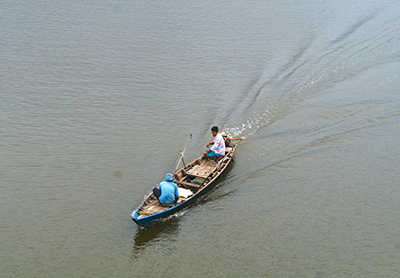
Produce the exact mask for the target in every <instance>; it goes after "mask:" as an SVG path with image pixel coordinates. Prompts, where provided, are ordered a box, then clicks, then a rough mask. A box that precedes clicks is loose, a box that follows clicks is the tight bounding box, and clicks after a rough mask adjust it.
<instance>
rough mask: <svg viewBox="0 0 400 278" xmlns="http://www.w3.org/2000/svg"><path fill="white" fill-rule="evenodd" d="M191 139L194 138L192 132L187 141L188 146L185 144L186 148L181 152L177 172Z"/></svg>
mask: <svg viewBox="0 0 400 278" xmlns="http://www.w3.org/2000/svg"><path fill="white" fill-rule="evenodd" d="M190 139H192V134H190V136H189V139H188V141H187V143H186V146H185V148H184V149H183V152H181V157H180V158H179V161H178V164H176V169H175V173H176V171H178V168H179V164H180V163H181V160H182V159H183V155H184V154H185V152H186V148H187V146H188V145H189V142H190Z"/></svg>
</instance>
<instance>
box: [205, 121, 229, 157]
mask: <svg viewBox="0 0 400 278" xmlns="http://www.w3.org/2000/svg"><path fill="white" fill-rule="evenodd" d="M211 133H212V135H213V136H214V140H213V141H212V142H210V143H208V144H207V148H208V149H207V150H206V151H205V152H204V153H203V155H204V156H206V157H216V158H217V159H220V158H221V157H222V156H224V155H225V140H224V138H223V137H222V135H221V134H220V133H218V127H217V126H213V127H212V128H211ZM210 146H211V148H210Z"/></svg>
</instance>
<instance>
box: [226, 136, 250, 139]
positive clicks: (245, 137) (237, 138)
mask: <svg viewBox="0 0 400 278" xmlns="http://www.w3.org/2000/svg"><path fill="white" fill-rule="evenodd" d="M250 137H251V135H247V136H246V137H242V138H230V139H228V140H244V139H247V138H250Z"/></svg>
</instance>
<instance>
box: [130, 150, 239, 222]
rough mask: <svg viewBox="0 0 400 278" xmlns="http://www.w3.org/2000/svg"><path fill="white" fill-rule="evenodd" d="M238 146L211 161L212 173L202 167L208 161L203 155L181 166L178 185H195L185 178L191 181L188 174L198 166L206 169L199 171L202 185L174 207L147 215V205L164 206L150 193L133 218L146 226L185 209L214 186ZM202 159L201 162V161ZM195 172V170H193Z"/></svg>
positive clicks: (133, 214) (133, 213) (135, 211)
mask: <svg viewBox="0 0 400 278" xmlns="http://www.w3.org/2000/svg"><path fill="white" fill-rule="evenodd" d="M235 148H236V146H233V147H232V148H230V151H228V152H227V154H226V155H225V156H224V158H223V159H221V162H210V163H213V165H214V166H213V167H212V166H208V168H209V169H211V170H209V171H210V174H209V173H208V172H207V171H206V170H204V169H206V168H207V167H204V166H203V168H202V167H201V166H202V165H203V164H204V163H207V161H205V159H204V158H203V157H199V158H197V159H196V160H194V161H192V162H191V163H190V164H188V165H187V166H185V167H183V168H181V169H180V170H179V171H177V172H176V173H175V177H177V178H178V179H177V180H175V182H176V183H178V185H179V186H180V187H181V186H187V185H189V186H195V184H193V183H189V182H185V181H184V180H188V181H190V179H188V177H189V176H190V174H188V172H190V171H191V170H194V169H195V168H196V166H197V168H202V169H203V170H204V171H203V172H201V171H200V170H199V171H198V172H197V175H200V174H202V175H203V177H202V178H203V179H204V182H203V184H201V185H196V186H197V187H198V188H197V189H196V192H195V193H194V194H193V195H192V196H191V197H189V198H187V200H185V201H182V200H183V198H181V200H180V201H178V204H176V205H174V206H172V207H164V208H162V209H161V210H162V211H159V212H151V213H149V214H148V215H146V214H147V213H146V207H151V206H154V204H155V203H157V204H156V206H158V208H160V206H162V205H161V204H159V203H158V201H156V200H155V198H154V197H153V196H152V195H153V193H150V194H149V195H148V196H147V197H146V198H145V200H143V202H142V203H141V204H140V205H139V206H138V207H137V208H136V209H135V210H134V211H133V212H132V220H133V221H134V222H135V223H137V224H138V225H140V226H142V227H146V226H148V225H150V224H152V223H154V222H157V221H158V220H160V219H162V218H166V217H168V216H171V215H173V214H174V213H176V212H178V211H179V210H181V209H183V208H184V207H186V206H188V205H189V204H191V203H193V202H194V201H195V200H197V199H198V198H199V197H200V196H201V195H203V194H204V193H205V192H206V191H207V190H208V189H210V188H211V187H212V185H213V184H214V182H215V180H216V179H217V178H218V177H220V175H221V174H222V173H223V172H224V171H225V169H226V168H227V166H228V165H229V164H230V162H231V161H232V156H233V152H234V150H235ZM199 161H201V162H199ZM192 172H193V171H192ZM191 178H193V176H192V177H191Z"/></svg>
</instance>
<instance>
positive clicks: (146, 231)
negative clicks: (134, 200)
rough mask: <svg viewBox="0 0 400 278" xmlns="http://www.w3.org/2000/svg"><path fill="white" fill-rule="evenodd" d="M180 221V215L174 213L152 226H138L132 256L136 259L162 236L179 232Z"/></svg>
mask: <svg viewBox="0 0 400 278" xmlns="http://www.w3.org/2000/svg"><path fill="white" fill-rule="evenodd" d="M179 222H180V217H179V215H178V216H175V215H173V216H170V217H168V218H166V219H163V220H161V221H158V222H155V223H153V224H151V225H150V226H147V227H138V229H137V231H136V234H135V236H134V238H133V248H132V256H131V258H132V259H136V258H137V257H139V255H140V253H141V252H142V251H144V250H145V249H146V248H147V247H148V246H150V245H152V244H154V243H156V242H158V241H159V240H160V239H161V238H165V237H167V236H168V235H175V234H177V233H178V232H179ZM168 237H169V236H168Z"/></svg>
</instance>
